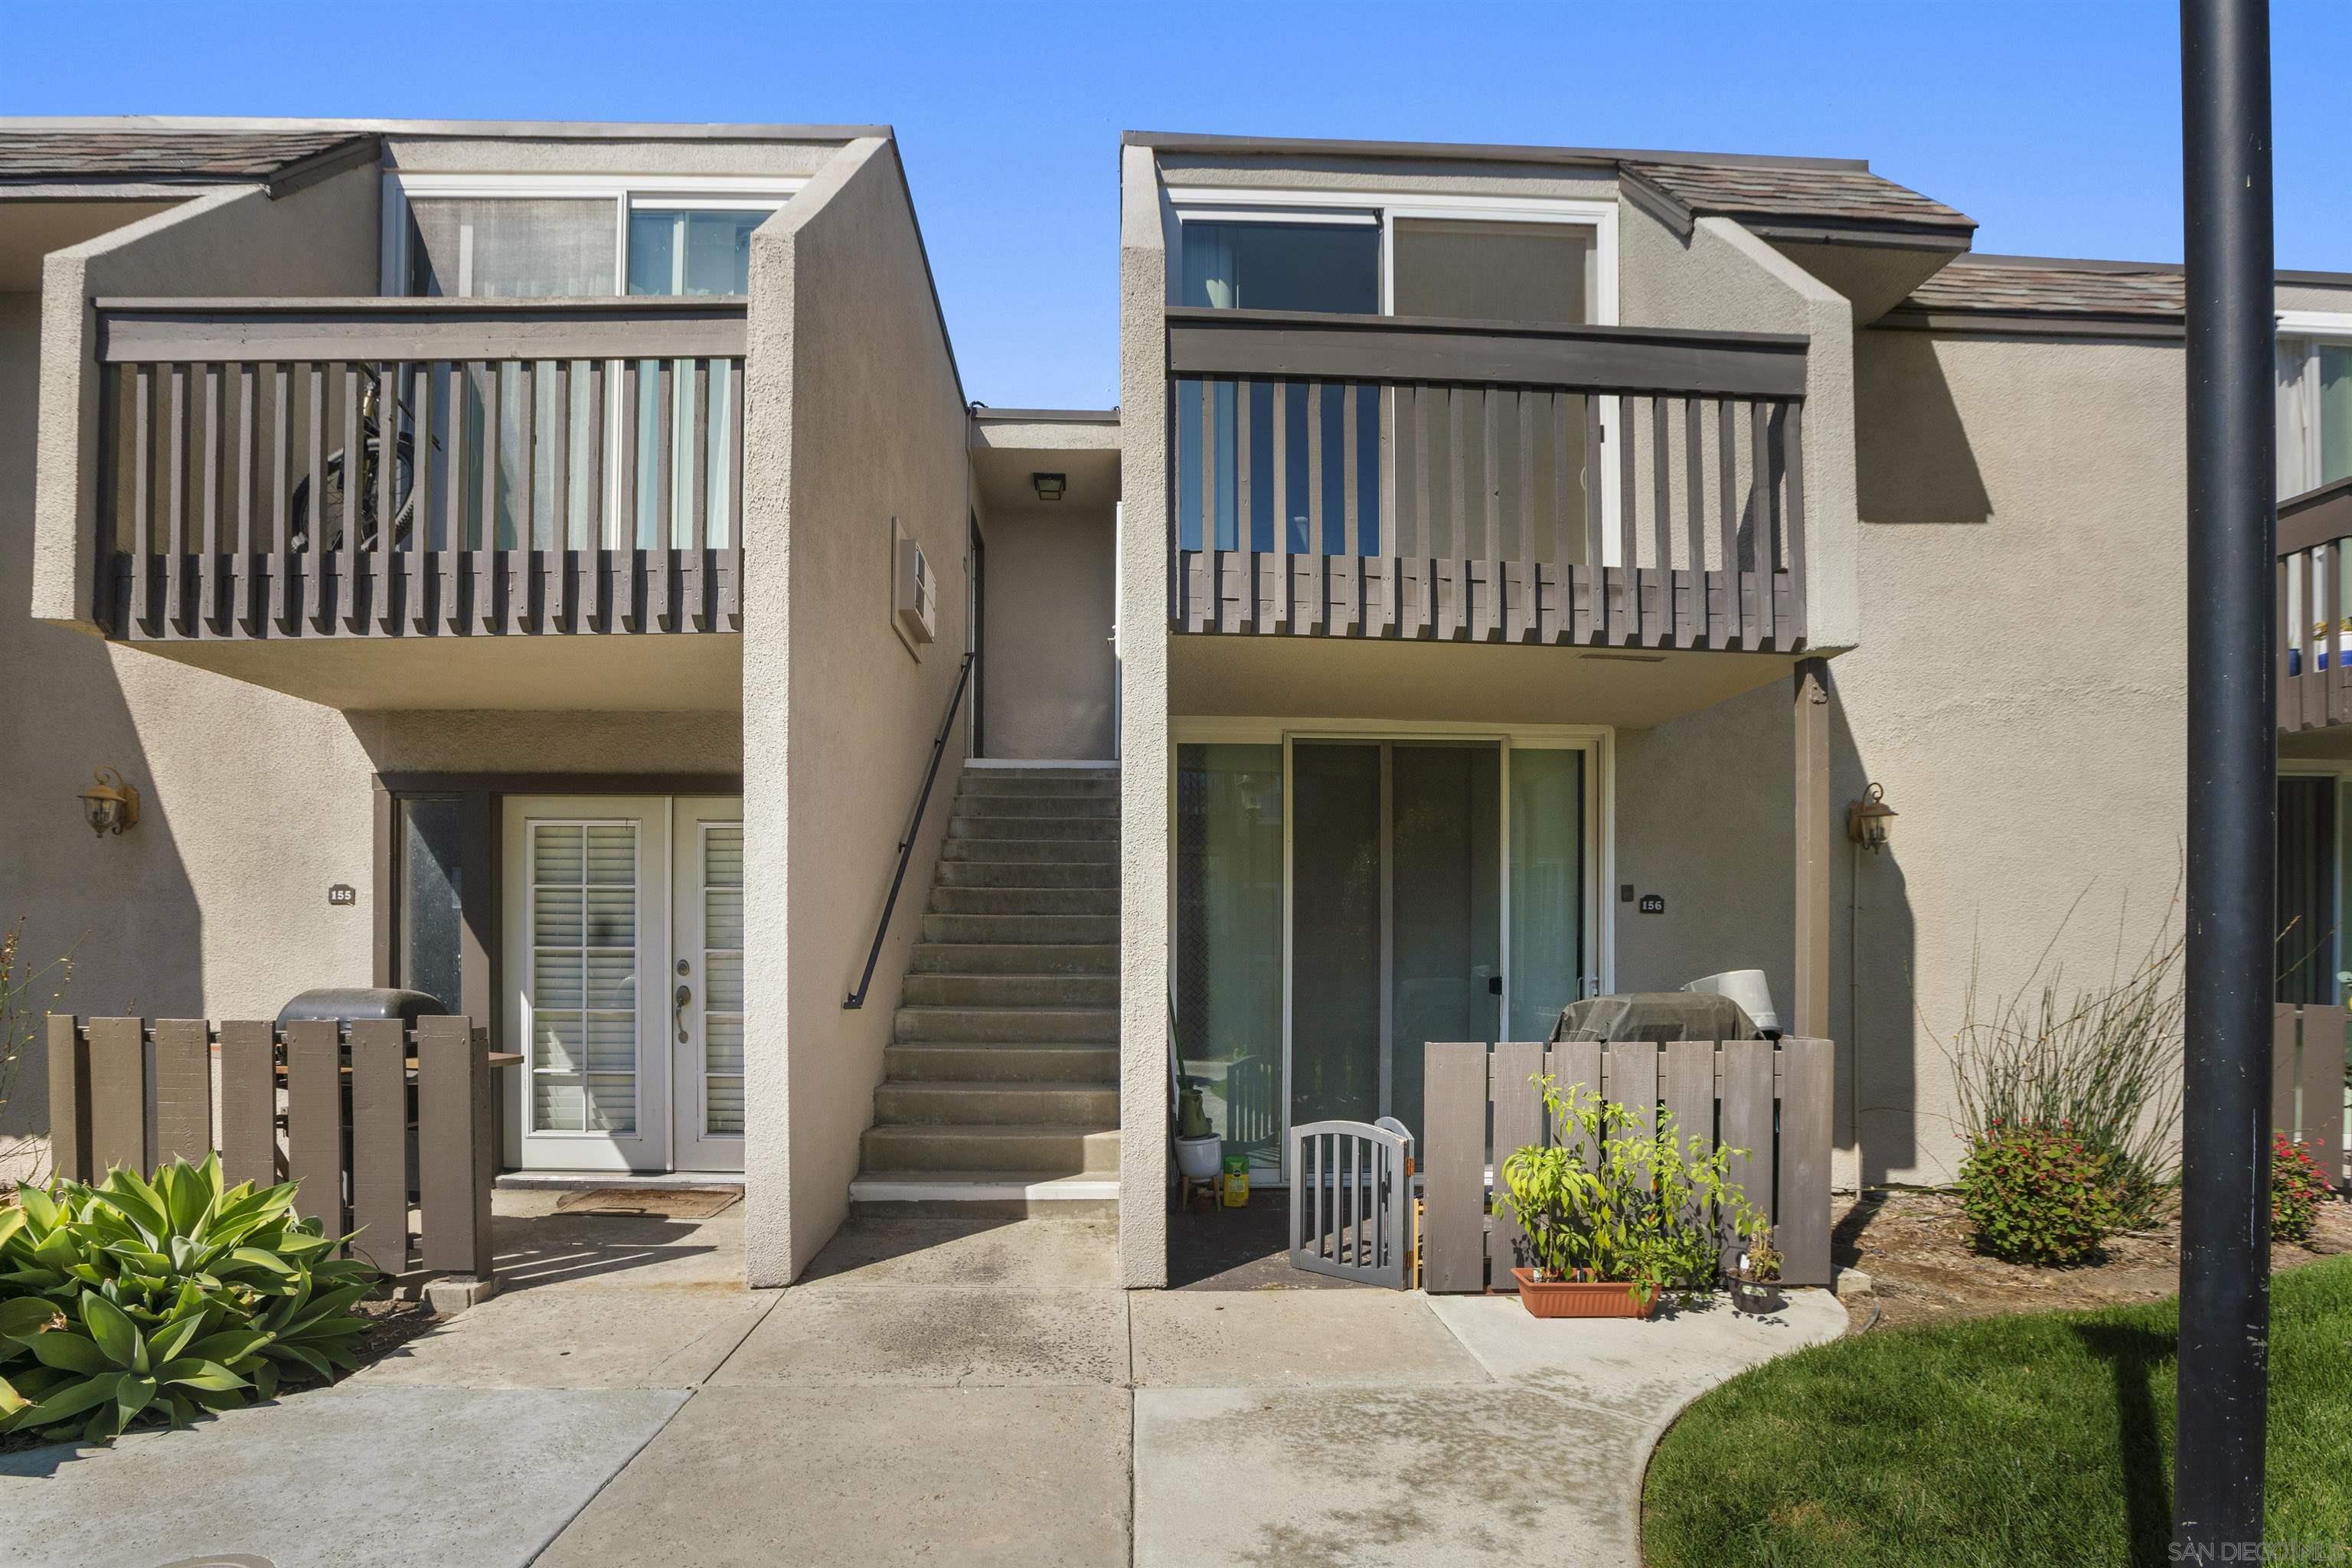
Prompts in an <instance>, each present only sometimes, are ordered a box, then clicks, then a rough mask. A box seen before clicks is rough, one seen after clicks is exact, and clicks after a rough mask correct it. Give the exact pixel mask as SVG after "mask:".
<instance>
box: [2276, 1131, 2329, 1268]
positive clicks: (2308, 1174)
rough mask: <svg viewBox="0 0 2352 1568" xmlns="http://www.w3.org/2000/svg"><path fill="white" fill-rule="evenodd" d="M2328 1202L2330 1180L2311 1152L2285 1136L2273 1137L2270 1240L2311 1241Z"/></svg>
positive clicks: (2277, 1135)
mask: <svg viewBox="0 0 2352 1568" xmlns="http://www.w3.org/2000/svg"><path fill="white" fill-rule="evenodd" d="M2326 1199H2327V1178H2326V1177H2325V1176H2323V1175H2321V1174H2320V1173H2319V1167H2318V1166H2317V1165H2315V1164H2313V1163H2312V1162H2311V1155H2310V1153H2309V1152H2307V1151H2305V1148H2304V1147H2303V1145H2302V1144H2300V1143H2294V1142H2289V1141H2288V1140H2287V1135H2286V1134H2285V1133H2284V1132H2279V1133H2274V1134H2273V1136H2272V1141H2271V1239H2272V1240H2273V1241H2308V1240H2310V1239H2311V1227H2312V1225H2313V1223H2314V1222H2315V1221H2316V1220H2317V1219H2318V1217H2319V1205H2321V1204H2323V1203H2325V1202H2326Z"/></svg>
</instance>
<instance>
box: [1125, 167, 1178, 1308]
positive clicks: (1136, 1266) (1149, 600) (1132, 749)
mask: <svg viewBox="0 0 2352 1568" xmlns="http://www.w3.org/2000/svg"><path fill="white" fill-rule="evenodd" d="M1118 202H1119V219H1118V312H1119V332H1118V357H1119V367H1118V380H1119V410H1120V418H1119V428H1120V442H1119V472H1120V486H1121V489H1122V492H1123V497H1124V500H1123V508H1124V526H1123V527H1122V528H1121V529H1120V548H1121V558H1120V562H1119V599H1118V636H1119V641H1118V654H1119V762H1120V767H1119V808H1118V809H1119V836H1120V838H1119V888H1120V892H1119V936H1118V960H1119V992H1118V997H1119V1003H1118V1005H1119V1020H1118V1038H1119V1075H1118V1078H1119V1085H1118V1087H1119V1100H1118V1103H1119V1140H1118V1251H1119V1274H1120V1278H1121V1279H1122V1280H1124V1282H1125V1283H1126V1284H1128V1285H1129V1286H1130V1287H1152V1286H1160V1285H1165V1284H1166V1283H1167V1282H1168V931H1169V900H1170V896H1171V895H1170V886H1169V861H1170V859H1171V853H1172V844H1171V831H1170V826H1169V825H1170V822H1171V817H1170V804H1169V778H1170V772H1171V767H1172V766H1173V761H1174V759H1173V753H1171V752H1170V750H1169V744H1168V596H1167V595H1168V452H1167V427H1168V342H1167V335H1166V333H1165V331H1163V330H1162V324H1161V323H1162V317H1161V312H1162V311H1164V310H1166V309H1167V307H1168V288H1169V280H1168V248H1167V241H1166V228H1167V217H1166V205H1167V204H1166V201H1165V199H1164V198H1163V197H1162V196H1161V195H1160V181H1159V177H1158V175H1157V174H1155V173H1154V172H1153V169H1152V160H1151V153H1150V149H1148V148H1142V147H1128V148H1123V149H1121V151H1120V153H1119V195H1118Z"/></svg>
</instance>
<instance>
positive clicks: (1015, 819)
mask: <svg viewBox="0 0 2352 1568" xmlns="http://www.w3.org/2000/svg"><path fill="white" fill-rule="evenodd" d="M948 837H950V838H999V839H1009V838H1019V839H1030V838H1041V839H1049V840H1056V841H1059V840H1067V839H1078V838H1087V839H1106V838H1107V839H1109V840H1111V841H1113V842H1117V840H1118V817H1116V816H965V815H963V814H962V813H961V812H959V813H958V814H957V815H956V816H953V817H951V818H950V819H949V822H948Z"/></svg>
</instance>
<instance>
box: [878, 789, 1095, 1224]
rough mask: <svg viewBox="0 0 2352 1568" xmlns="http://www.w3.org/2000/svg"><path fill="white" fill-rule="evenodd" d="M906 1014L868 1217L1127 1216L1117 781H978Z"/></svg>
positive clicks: (937, 890) (961, 807)
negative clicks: (1122, 1184)
mask: <svg viewBox="0 0 2352 1568" xmlns="http://www.w3.org/2000/svg"><path fill="white" fill-rule="evenodd" d="M901 1001H902V1005H900V1007H899V1008H898V1016H897V1020H896V1027H895V1029H894V1031H893V1033H892V1035H891V1038H892V1040H893V1042H894V1043H893V1044H892V1045H891V1046H890V1047H889V1048H888V1050H887V1052H886V1053H885V1065H884V1073H883V1083H882V1085H881V1087H880V1088H879V1089H877V1090H876V1091H875V1094H874V1125H873V1126H872V1127H870V1128H868V1129H867V1130H866V1136H865V1140H864V1144H863V1149H862V1156H863V1157H862V1160H861V1165H862V1170H861V1172H860V1173H859V1175H858V1178H857V1180H856V1183H855V1184H852V1186H851V1188H850V1198H851V1200H852V1201H853V1202H857V1203H884V1202H894V1201H961V1202H975V1201H980V1202H999V1203H1003V1202H1011V1203H1017V1204H1020V1205H1024V1206H1034V1207H1038V1208H1041V1209H1043V1208H1044V1207H1045V1205H1051V1208H1050V1210H1047V1211H1046V1212H1052V1213H1057V1214H1068V1213H1075V1212H1079V1211H1078V1210H1077V1209H1076V1207H1072V1206H1066V1205H1086V1207H1087V1212H1095V1211H1097V1210H1098V1211H1099V1212H1104V1213H1116V1211H1117V1200H1118V768H1117V767H1116V766H1113V765H1111V764H1108V763H1101V764H1097V763H1079V764H1064V765H1060V766H1051V767H1048V766H1033V767H1022V766H1004V767H999V766H990V765H986V764H977V765H975V764H967V765H966V766H965V769H964V772H963V782H962V784H961V788H960V789H959V790H958V792H957V795H956V802H955V807H954V814H953V816H951V817H950V820H949V823H948V837H947V841H946V846H945V847H944V849H943V850H942V851H941V854H940V867H939V875H938V877H937V878H936V879H934V881H933V883H932V888H931V902H930V908H929V910H927V911H926V912H925V913H924V915H923V926H922V931H921V933H920V936H919V939H918V941H917V944H916V947H915V953H914V963H913V967H912V968H911V969H910V971H909V972H908V975H907V984H906V990H905V993H904V994H903V996H902V998H901Z"/></svg>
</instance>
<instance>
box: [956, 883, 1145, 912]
mask: <svg viewBox="0 0 2352 1568" xmlns="http://www.w3.org/2000/svg"><path fill="white" fill-rule="evenodd" d="M931 913H933V914H935V915H1116V914H1118V889H1117V888H940V887H935V888H933V889H931Z"/></svg>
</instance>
